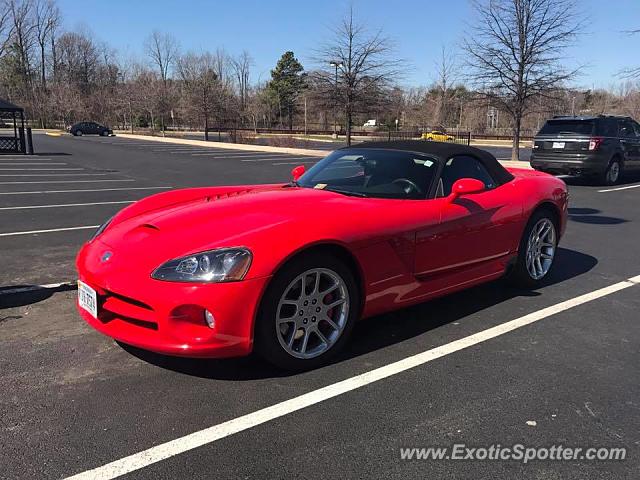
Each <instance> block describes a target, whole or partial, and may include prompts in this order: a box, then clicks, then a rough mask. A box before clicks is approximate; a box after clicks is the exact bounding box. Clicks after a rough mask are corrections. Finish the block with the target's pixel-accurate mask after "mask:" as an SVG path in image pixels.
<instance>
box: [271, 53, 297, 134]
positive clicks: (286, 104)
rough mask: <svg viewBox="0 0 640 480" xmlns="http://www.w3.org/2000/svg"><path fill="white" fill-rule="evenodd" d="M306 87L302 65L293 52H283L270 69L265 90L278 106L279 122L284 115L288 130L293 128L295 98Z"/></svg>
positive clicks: (295, 108) (295, 109)
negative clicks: (269, 77)
mask: <svg viewBox="0 0 640 480" xmlns="http://www.w3.org/2000/svg"><path fill="white" fill-rule="evenodd" d="M305 87H306V73H304V67H303V66H302V64H301V63H300V62H299V61H298V59H297V58H296V57H295V56H294V54H293V52H285V53H284V54H283V55H282V57H280V60H278V63H277V64H276V68H274V69H273V70H271V80H270V81H269V83H268V85H267V90H268V92H269V95H270V97H271V98H272V100H273V102H274V103H275V105H277V107H278V116H279V118H280V123H282V118H283V117H284V116H286V118H287V125H288V126H289V130H291V129H292V128H293V117H294V115H295V114H296V111H297V100H298V97H299V96H300V93H302V91H303V90H304V89H305Z"/></svg>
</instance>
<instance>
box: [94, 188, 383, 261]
mask: <svg viewBox="0 0 640 480" xmlns="http://www.w3.org/2000/svg"><path fill="white" fill-rule="evenodd" d="M178 192H179V194H180V198H182V199H183V200H179V201H178V200H177V199H176V198H175V194H174V195H173V196H170V195H169V196H167V197H166V201H164V202H160V203H158V202H157V201H156V202H151V201H150V204H149V208H148V209H144V208H141V207H143V206H144V203H143V202H145V200H142V201H141V202H138V203H140V204H141V205H140V206H137V207H136V204H134V205H133V206H132V207H130V208H133V209H134V211H135V210H136V208H137V211H135V214H134V215H132V216H128V217H127V212H126V209H125V211H123V216H124V219H119V218H118V216H117V217H115V219H114V222H113V224H112V225H111V226H109V227H108V228H107V229H106V231H105V232H104V233H103V234H102V235H100V236H99V237H98V239H97V240H95V241H94V242H92V243H94V244H96V245H99V247H100V248H99V249H100V250H109V251H111V252H112V253H113V261H114V266H115V263H118V264H120V265H122V267H123V268H124V267H125V266H126V265H127V264H128V265H132V264H135V265H136V266H140V265H141V264H142V265H143V266H144V267H145V268H147V269H151V270H153V269H155V268H157V267H158V266H159V265H160V264H161V263H163V262H166V261H168V260H170V259H173V258H176V257H180V256H183V255H188V254H191V253H195V252H201V251H205V250H211V249H214V248H220V247H234V246H244V247H248V248H249V249H251V250H254V249H255V248H260V249H264V248H265V245H268V244H269V243H273V242H278V241H283V240H284V236H286V237H287V238H286V240H287V242H289V243H291V244H296V243H308V239H309V238H311V239H315V238H318V239H320V238H327V237H330V238H332V237H334V236H336V235H337V236H341V235H343V234H344V233H345V231H346V230H348V231H350V232H356V231H361V232H363V233H364V231H365V230H366V229H364V228H362V229H358V227H357V224H358V223H359V221H358V220H354V219H356V218H362V213H363V212H364V211H372V209H374V208H375V204H376V203H377V201H378V200H376V199H363V198H357V197H347V196H344V195H341V194H337V193H334V192H328V191H322V190H317V189H311V188H297V187H290V188H283V186H282V185H279V186H273V187H269V188H265V187H264V186H262V187H256V188H250V187H249V188H243V189H241V190H237V191H233V190H232V191H227V192H222V193H220V192H219V190H216V189H211V190H210V189H192V190H182V191H178ZM174 193H175V192H174ZM381 201H384V200H381ZM163 203H165V204H164V205H163ZM140 210H142V211H140ZM366 216H368V215H366ZM346 225H348V228H345V226H346ZM96 248H97V247H96ZM96 254H97V255H102V252H97V253H96ZM132 262H135V263H132Z"/></svg>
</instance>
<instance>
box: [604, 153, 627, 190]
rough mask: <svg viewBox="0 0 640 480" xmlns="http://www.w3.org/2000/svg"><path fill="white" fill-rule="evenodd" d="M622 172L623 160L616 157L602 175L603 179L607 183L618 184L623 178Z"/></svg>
mask: <svg viewBox="0 0 640 480" xmlns="http://www.w3.org/2000/svg"><path fill="white" fill-rule="evenodd" d="M622 173H623V167H622V162H621V161H620V159H619V158H617V157H616V158H614V159H613V160H611V162H609V166H608V167H607V170H606V171H605V172H604V174H603V176H602V181H603V183H604V184H605V185H617V184H618V183H619V182H620V180H621V179H622Z"/></svg>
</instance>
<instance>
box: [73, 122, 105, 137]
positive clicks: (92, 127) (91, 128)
mask: <svg viewBox="0 0 640 480" xmlns="http://www.w3.org/2000/svg"><path fill="white" fill-rule="evenodd" d="M69 133H70V134H71V135H73V136H74V137H78V136H81V135H101V136H103V137H107V136H109V135H113V130H111V129H110V128H109V127H105V126H104V125H100V124H99V123H96V122H79V123H76V124H75V125H72V126H71V128H69Z"/></svg>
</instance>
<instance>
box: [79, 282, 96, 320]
mask: <svg viewBox="0 0 640 480" xmlns="http://www.w3.org/2000/svg"><path fill="white" fill-rule="evenodd" d="M78 305H80V308H82V309H83V310H85V311H87V312H89V313H90V314H91V316H92V317H93V318H98V296H97V295H96V291H95V290H94V289H93V288H91V287H90V286H89V285H87V284H86V283H84V282H81V281H80V280H78Z"/></svg>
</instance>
